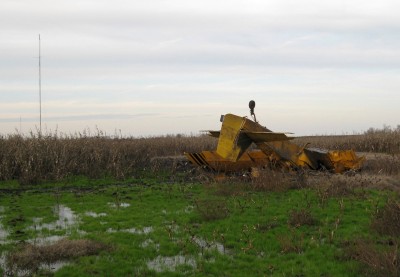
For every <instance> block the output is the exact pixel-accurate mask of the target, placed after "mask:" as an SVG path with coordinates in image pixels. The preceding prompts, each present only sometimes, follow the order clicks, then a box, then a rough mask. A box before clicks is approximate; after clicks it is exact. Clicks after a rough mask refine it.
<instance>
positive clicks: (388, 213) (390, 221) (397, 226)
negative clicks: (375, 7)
mask: <svg viewBox="0 0 400 277" xmlns="http://www.w3.org/2000/svg"><path fill="white" fill-rule="evenodd" d="M371 225H372V228H373V229H375V230H376V231H377V232H378V233H379V234H381V235H387V236H393V237H398V238H400V202H399V201H396V200H394V199H389V200H388V202H387V203H386V204H385V206H384V207H382V208H381V209H378V210H377V212H376V214H375V215H374V218H373V220H372V224H371Z"/></svg>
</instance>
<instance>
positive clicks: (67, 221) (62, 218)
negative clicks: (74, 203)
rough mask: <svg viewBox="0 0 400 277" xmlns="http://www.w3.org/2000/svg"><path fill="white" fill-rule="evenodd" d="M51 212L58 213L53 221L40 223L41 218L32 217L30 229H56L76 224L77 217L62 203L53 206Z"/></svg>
mask: <svg viewBox="0 0 400 277" xmlns="http://www.w3.org/2000/svg"><path fill="white" fill-rule="evenodd" d="M53 212H54V213H55V214H56V215H58V219H57V220H56V221H55V222H51V223H41V221H42V219H41V218H34V219H33V222H34V226H31V228H30V229H34V230H39V231H40V230H43V229H47V230H56V229H68V228H71V227H72V226H74V225H76V223H77V220H78V217H77V216H76V215H75V214H74V212H73V211H72V210H71V209H70V208H68V207H66V206H64V205H56V206H55V207H54V208H53Z"/></svg>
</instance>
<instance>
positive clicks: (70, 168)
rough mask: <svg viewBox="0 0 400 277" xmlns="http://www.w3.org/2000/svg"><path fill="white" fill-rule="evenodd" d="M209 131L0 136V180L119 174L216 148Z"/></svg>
mask: <svg viewBox="0 0 400 277" xmlns="http://www.w3.org/2000/svg"><path fill="white" fill-rule="evenodd" d="M215 143H216V141H215V139H213V138H211V137H208V136H183V135H175V136H172V135H171V136H164V137H149V138H111V137H107V136H103V135H96V136H87V135H86V134H75V135H69V136H65V135H64V136H59V135H57V134H48V135H43V136H38V135H37V134H33V133H31V134H30V135H29V136H22V135H19V134H16V135H8V136H2V137H0V180H2V181H4V180H19V182H20V183H21V184H36V183H38V182H41V181H47V180H62V179H64V178H66V177H68V176H72V175H84V176H88V177H90V178H101V177H104V176H112V177H115V178H117V179H124V178H128V177H130V175H131V174H134V173H137V172H139V171H143V170H146V169H148V168H149V167H150V160H151V159H152V158H153V157H158V156H174V155H182V154H183V152H185V151H188V152H198V151H201V150H203V149H213V148H215Z"/></svg>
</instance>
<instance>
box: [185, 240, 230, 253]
mask: <svg viewBox="0 0 400 277" xmlns="http://www.w3.org/2000/svg"><path fill="white" fill-rule="evenodd" d="M192 241H193V242H194V243H195V244H197V246H199V247H200V248H201V249H202V250H207V251H211V250H217V251H218V253H220V254H226V253H227V249H226V248H225V246H224V245H223V244H222V243H219V242H208V241H206V240H204V239H202V238H199V237H194V238H193V239H192Z"/></svg>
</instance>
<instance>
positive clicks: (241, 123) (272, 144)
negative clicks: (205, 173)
mask: <svg viewBox="0 0 400 277" xmlns="http://www.w3.org/2000/svg"><path fill="white" fill-rule="evenodd" d="M249 108H250V114H251V116H252V118H253V120H250V119H248V118H247V117H241V116H237V115H234V114H226V115H222V116H221V122H222V126H221V130H220V131H207V132H208V134H209V135H210V136H213V137H216V138H218V145H217V149H216V151H202V152H200V153H185V156H186V157H187V158H188V159H189V160H190V161H191V162H192V163H193V164H194V165H197V166H200V167H203V168H206V169H209V170H211V171H214V172H218V173H229V172H240V171H243V170H250V169H252V168H260V167H268V166H269V167H283V168H288V169H293V170H297V169H311V170H319V169H326V170H329V171H331V172H334V173H342V172H345V171H347V170H359V169H360V168H361V167H362V165H363V162H364V160H365V158H364V157H357V156H356V154H355V152H354V151H353V150H335V151H328V150H322V149H317V148H311V147H308V144H306V145H305V146H299V145H297V144H295V143H293V142H290V140H292V139H294V137H290V136H287V135H288V134H289V133H276V132H272V131H271V130H269V129H267V128H266V127H264V126H261V125H260V124H259V123H258V122H257V120H256V116H255V113H254V108H255V102H254V101H253V100H252V101H250V103H249ZM253 143H254V144H255V145H256V146H257V148H258V149H256V150H248V149H249V148H250V146H251V145H252V144H253Z"/></svg>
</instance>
